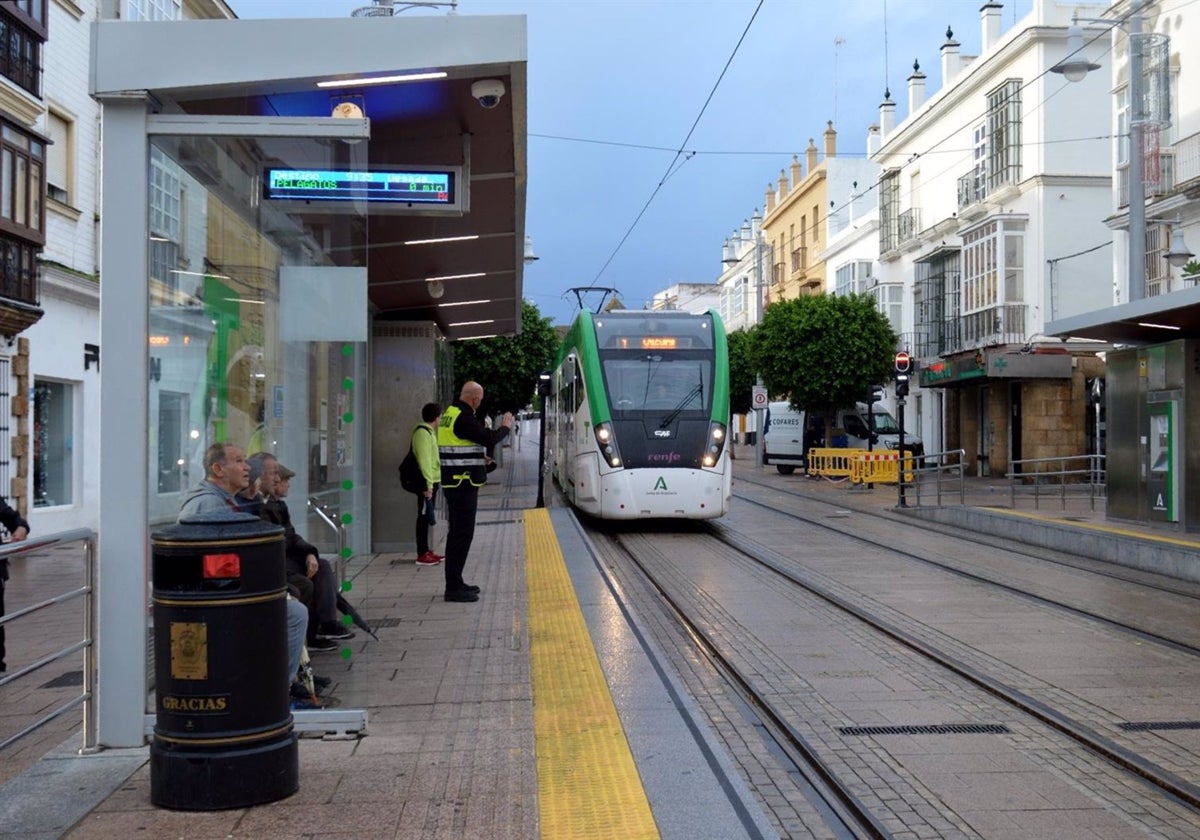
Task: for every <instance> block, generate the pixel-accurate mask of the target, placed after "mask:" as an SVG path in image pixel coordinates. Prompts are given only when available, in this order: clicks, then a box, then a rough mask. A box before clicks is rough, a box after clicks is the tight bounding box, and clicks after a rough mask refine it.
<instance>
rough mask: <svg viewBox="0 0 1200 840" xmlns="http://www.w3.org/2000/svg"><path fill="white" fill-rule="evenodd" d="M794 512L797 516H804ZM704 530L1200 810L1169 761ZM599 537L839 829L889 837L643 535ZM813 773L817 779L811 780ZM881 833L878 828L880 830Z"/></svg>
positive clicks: (766, 553) (753, 548)
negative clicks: (653, 596)
mask: <svg viewBox="0 0 1200 840" xmlns="http://www.w3.org/2000/svg"><path fill="white" fill-rule="evenodd" d="M760 504H761V503H760ZM762 506H763V507H765V508H768V509H772V508H771V506H770V505H765V504H764V505H762ZM775 512H776V513H780V514H786V513H787V512H786V511H781V510H776V511H775ZM797 518H801V519H803V517H797ZM812 524H817V525H821V526H823V527H829V526H827V525H826V524H825V523H819V522H815V523H812ZM829 530H831V531H834V532H836V533H837V534H838V535H839V536H840V537H842V538H853V539H860V540H861V541H863V542H867V543H870V544H872V545H874V546H876V547H878V548H883V549H886V550H887V551H890V552H895V553H898V554H900V555H903V556H908V555H910V554H911V553H907V552H904V551H902V550H900V551H898V550H897V549H896V548H895V547H894V545H885V544H883V543H881V542H878V541H872V540H870V539H865V538H861V537H860V536H859V535H856V534H853V533H846V532H844V531H842V530H841V529H839V528H835V527H829ZM703 531H704V533H702V534H700V535H697V536H696V537H694V538H692V539H707V540H712V541H715V542H716V543H718V544H719V545H720V549H719V550H720V551H721V552H723V553H725V554H727V555H728V554H729V553H730V552H735V553H736V554H738V555H740V556H742V557H743V558H746V560H748V561H750V562H751V563H753V564H755V565H757V566H758V567H760V568H763V569H766V570H769V572H770V573H771V574H773V575H775V576H778V577H780V578H782V579H785V580H787V581H788V582H789V583H790V584H791V585H794V586H796V587H799V588H800V589H801V590H803V591H804V592H805V593H807V594H808V595H811V596H814V597H816V598H818V599H820V600H821V601H823V602H824V603H826V604H828V605H830V606H831V607H833V608H835V609H836V610H838V611H841V612H843V613H844V614H846V615H848V616H852V617H853V618H854V619H856V620H857V621H859V622H861V623H862V624H863V625H865V626H867V627H869V628H871V630H872V631H873V632H876V633H879V634H882V635H883V636H885V637H887V638H888V639H890V640H891V641H892V642H894V643H896V644H898V645H901V646H903V647H904V648H905V649H907V650H910V651H912V652H914V653H916V654H918V655H919V656H920V657H922V658H923V659H925V660H926V661H928V662H931V663H934V664H935V665H936V666H937V667H938V668H940V669H944V670H945V671H947V672H949V673H951V674H953V675H954V676H955V677H956V678H958V679H961V680H963V681H965V682H966V683H967V684H970V685H972V686H974V687H975V688H977V689H980V690H982V691H983V692H985V693H986V694H987V695H989V696H991V697H993V698H995V699H996V700H998V701H1000V702H1001V703H1003V704H1004V705H1006V706H1007V707H1009V708H1010V709H1013V710H1016V711H1017V712H1019V713H1020V714H1021V715H1024V716H1028V717H1030V718H1032V719H1033V720H1035V721H1037V722H1038V723H1039V724H1041V725H1043V726H1048V727H1050V728H1051V729H1052V730H1054V731H1055V732H1057V733H1059V734H1061V735H1063V736H1065V737H1066V738H1068V739H1070V741H1071V742H1072V743H1075V744H1077V745H1078V746H1080V747H1082V748H1084V749H1086V750H1087V751H1089V752H1090V753H1091V754H1093V755H1096V756H1099V757H1100V758H1102V759H1103V760H1104V761H1105V762H1107V763H1108V765H1109V766H1110V767H1115V768H1117V769H1118V770H1119V771H1120V772H1124V773H1128V774H1132V775H1133V776H1134V777H1136V778H1137V779H1139V780H1141V781H1142V782H1144V783H1146V784H1149V785H1152V786H1153V787H1154V788H1156V789H1158V790H1159V791H1161V792H1162V793H1164V794H1166V795H1167V796H1168V797H1171V798H1173V799H1175V800H1177V801H1178V802H1181V803H1185V804H1186V805H1187V807H1188V808H1190V809H1191V810H1192V812H1200V787H1197V785H1195V784H1194V783H1192V782H1191V781H1189V780H1187V779H1185V778H1182V777H1181V776H1179V775H1177V774H1176V773H1174V772H1172V771H1171V770H1170V769H1168V768H1167V767H1164V766H1161V765H1160V764H1158V763H1157V762H1155V761H1154V760H1152V759H1150V758H1148V757H1146V756H1144V755H1141V754H1139V753H1138V752H1137V751H1136V750H1134V749H1131V748H1130V747H1128V746H1125V745H1123V744H1121V743H1118V742H1116V741H1115V740H1113V739H1112V738H1109V737H1107V736H1106V735H1104V734H1102V733H1100V732H1097V731H1095V730H1094V729H1093V728H1092V727H1091V726H1089V725H1088V724H1087V723H1086V722H1084V721H1081V720H1079V719H1077V718H1076V717H1074V716H1073V715H1072V714H1070V713H1069V712H1068V711H1065V710H1063V709H1060V708H1056V707H1055V706H1053V705H1052V704H1051V703H1048V702H1046V701H1044V700H1041V699H1038V698H1037V697H1034V696H1032V695H1031V694H1029V693H1028V692H1026V691H1023V690H1021V689H1020V688H1018V687H1016V686H1014V685H1011V684H1009V683H1006V682H1005V681H1004V680H1002V679H998V678H996V677H994V676H991V675H989V674H988V673H985V672H984V671H983V670H982V669H981V668H979V667H977V666H975V665H972V664H971V663H969V662H966V661H964V660H963V659H962V658H961V657H959V656H956V655H955V654H954V653H953V652H951V651H949V650H946V649H942V648H940V647H939V646H938V645H936V644H932V643H931V642H930V641H929V640H928V639H926V638H922V637H921V636H920V635H919V634H918V633H916V632H913V631H912V629H911V628H909V627H906V626H903V625H904V622H903V621H896V620H892V619H889V618H887V617H885V616H883V615H881V614H879V613H878V612H876V611H874V610H872V609H871V607H870V605H869V599H865V598H864V599H856V598H854V597H853V596H850V597H847V596H846V595H844V594H841V593H839V592H836V591H834V590H833V589H832V588H831V587H829V586H825V585H822V583H821V582H820V581H819V580H816V579H813V578H812V577H810V576H806V575H804V574H803V573H798V572H796V571H795V569H794V568H792V564H791V562H790V561H789V559H788V558H787V557H784V556H783V555H781V554H780V553H779V552H777V551H775V550H773V549H771V548H769V547H767V546H764V545H761V544H759V543H756V542H754V541H753V540H750V539H749V538H747V537H746V536H745V535H744V534H740V533H737V532H736V531H734V530H733V529H731V528H729V527H727V526H725V525H722V524H713V523H705V525H704V526H703ZM605 539H608V540H610V541H611V542H612V543H613V544H614V545H616V546H617V547H618V549H619V551H620V552H621V554H622V555H623V557H625V558H627V559H628V562H629V563H630V564H632V565H633V566H635V567H636V568H637V569H638V570H639V574H640V575H641V576H642V577H643V579H644V580H646V581H647V582H648V583H649V585H650V586H651V587H653V589H654V591H655V592H657V593H658V597H660V598H661V599H662V601H663V602H664V603H665V604H666V605H668V606H667V609H669V611H670V613H671V614H672V615H673V616H675V617H676V620H677V621H678V622H679V624H680V626H681V627H682V628H684V630H685V632H686V633H687V634H688V636H689V637H691V638H692V639H694V640H695V643H696V644H697V646H698V649H700V650H702V651H703V653H704V655H705V657H706V658H708V659H709V660H710V661H712V662H713V666H714V668H716V669H717V670H719V671H720V673H722V674H723V675H725V676H726V678H727V679H728V680H729V681H730V683H731V685H733V686H735V687H736V691H737V693H738V695H739V697H742V698H743V699H744V701H745V702H746V704H747V705H748V706H749V707H750V708H753V709H754V710H756V712H758V713H760V714H761V715H762V717H763V718H764V726H765V728H766V729H767V731H769V732H771V733H772V737H774V738H775V739H776V740H777V741H779V742H780V743H781V744H783V745H786V752H787V753H788V755H789V757H795V758H794V760H795V761H796V763H797V764H798V765H800V766H803V767H806V768H808V769H807V770H806V771H805V775H806V776H808V777H809V779H810V782H813V784H814V787H815V788H817V789H818V790H820V791H821V795H822V796H823V797H826V801H829V802H831V803H836V806H835V810H836V811H837V813H838V814H839V815H840V818H841V819H843V820H844V821H845V825H846V826H847V827H848V826H853V828H846V829H845V830H850V831H852V832H854V835H853V836H872V837H873V836H890V835H889V834H888V833H887V829H886V827H885V825H884V823H883V822H881V820H880V819H879V818H878V817H876V816H875V815H873V814H872V813H871V810H870V808H869V807H867V806H866V805H865V804H864V803H863V801H862V799H861V797H858V796H857V794H856V793H855V792H854V786H853V784H844V783H842V782H841V781H840V780H839V779H838V777H837V773H836V772H835V771H834V770H832V769H831V768H830V766H829V765H828V763H826V762H824V761H823V759H822V756H821V754H820V750H819V749H814V748H813V747H812V745H811V744H809V743H808V741H807V739H806V738H805V737H804V735H803V734H802V733H801V732H799V731H798V730H797V729H796V727H794V726H792V725H791V724H790V723H789V713H788V711H787V710H785V709H780V708H777V707H776V706H775V705H774V704H773V703H772V702H771V701H770V700H769V698H768V697H766V696H765V695H764V693H763V692H762V691H760V690H758V689H757V688H756V678H755V676H752V675H748V674H746V673H745V672H743V671H742V670H741V669H740V668H739V666H738V665H737V663H736V662H734V661H733V659H734V658H733V657H731V656H729V655H727V652H726V651H724V650H723V648H722V644H721V642H720V641H719V640H717V639H714V638H713V637H712V636H711V634H709V633H708V632H706V631H705V629H704V627H703V626H702V625H703V622H701V621H696V620H694V619H693V618H691V617H690V616H689V614H688V613H689V608H688V605H687V603H686V600H687V599H686V598H682V599H681V598H679V597H676V595H675V594H673V593H672V591H671V586H670V585H669V584H667V583H666V582H664V581H662V580H660V579H659V578H660V576H659V574H658V573H657V571H656V568H655V567H656V565H657V563H656V561H654V560H653V559H652V555H653V554H654V553H655V552H654V550H653V549H652V548H651V547H650V544H649V543H648V541H647V540H646V539H637V538H636V537H635V538H633V539H634V540H635V541H636V545H634V544H631V539H630V538H629V537H628V536H621V535H615V536H614V535H606V536H605ZM911 559H917V560H921V561H922V562H927V559H926V558H921V557H918V556H916V555H912V557H911ZM933 565H935V566H940V564H938V563H934V564H933ZM947 570H948V571H952V572H954V573H955V574H961V570H959V569H953V568H950V569H947ZM968 577H969V578H971V579H973V580H977V581H978V582H980V583H983V584H986V585H992V586H996V585H998V584H996V583H995V581H992V580H989V579H987V578H985V577H978V576H969V575H968ZM1013 590H1014V588H1013V587H1007V588H1006V591H1010V592H1011V594H1018V595H1026V596H1028V595H1029V593H1020V592H1018V591H1013ZM1035 602H1037V603H1041V604H1043V605H1044V606H1046V607H1047V608H1053V609H1065V610H1068V611H1069V612H1071V613H1072V614H1073V615H1079V616H1081V617H1086V618H1089V619H1091V620H1097V621H1104V622H1107V623H1108V624H1109V625H1110V626H1112V628H1113V629H1120V630H1121V631H1122V632H1128V633H1133V634H1138V635H1139V637H1141V638H1146V639H1148V640H1150V641H1152V642H1153V643H1155V644H1160V645H1164V646H1167V647H1169V648H1171V649H1172V650H1175V651H1180V652H1183V653H1186V654H1188V655H1196V654H1200V650H1198V649H1197V648H1195V647H1193V646H1191V645H1186V644H1183V643H1179V642H1177V641H1175V640H1170V639H1165V638H1159V637H1157V636H1155V635H1154V634H1145V632H1144V631H1142V630H1140V629H1138V628H1133V627H1128V626H1126V625H1123V624H1121V623H1120V622H1113V621H1111V620H1109V619H1107V618H1105V617H1103V616H1098V615H1089V614H1087V613H1086V612H1085V611H1081V610H1078V609H1076V608H1073V607H1069V606H1064V605H1061V604H1056V603H1055V602H1053V601H1051V600H1049V599H1044V598H1037V599H1036V601H1035ZM1151 637H1152V638H1151ZM814 778H815V781H813V779H814ZM881 831H882V832H883V833H879V832H881Z"/></svg>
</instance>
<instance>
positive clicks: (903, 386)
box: [893, 350, 913, 397]
mask: <svg viewBox="0 0 1200 840" xmlns="http://www.w3.org/2000/svg"><path fill="white" fill-rule="evenodd" d="M912 368H913V362H912V356H910V355H909V354H908V353H906V352H904V351H903V350H901V351H900V352H899V353H897V354H896V361H895V364H894V366H893V372H894V373H895V376H896V396H897V397H907V396H908V379H909V377H910V376H912Z"/></svg>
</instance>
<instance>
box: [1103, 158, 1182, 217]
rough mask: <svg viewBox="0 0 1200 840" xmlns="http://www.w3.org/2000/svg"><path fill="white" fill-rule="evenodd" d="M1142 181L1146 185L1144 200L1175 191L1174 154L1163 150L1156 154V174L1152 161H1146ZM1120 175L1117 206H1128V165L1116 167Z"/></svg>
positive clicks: (1123, 164) (1151, 159)
mask: <svg viewBox="0 0 1200 840" xmlns="http://www.w3.org/2000/svg"><path fill="white" fill-rule="evenodd" d="M1145 163H1146V167H1145V170H1146V171H1144V172H1143V177H1142V180H1143V181H1144V182H1145V184H1146V198H1157V197H1159V196H1164V195H1167V194H1168V193H1170V192H1171V191H1172V190H1174V189H1175V152H1174V151H1173V150H1163V151H1160V152H1159V153H1158V161H1157V172H1155V171H1154V165H1155V162H1154V159H1153V158H1150V159H1148V160H1146V162H1145ZM1117 173H1118V174H1119V175H1120V178H1121V183H1120V193H1119V195H1118V198H1117V203H1118V206H1120V207H1128V206H1129V164H1128V163H1122V164H1120V165H1119V166H1118V167H1117Z"/></svg>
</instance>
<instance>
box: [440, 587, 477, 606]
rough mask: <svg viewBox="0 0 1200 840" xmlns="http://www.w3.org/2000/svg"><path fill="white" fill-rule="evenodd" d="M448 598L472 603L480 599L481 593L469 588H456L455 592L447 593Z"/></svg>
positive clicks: (448, 599)
mask: <svg viewBox="0 0 1200 840" xmlns="http://www.w3.org/2000/svg"><path fill="white" fill-rule="evenodd" d="M446 600H447V601H459V602H461V603H470V602H471V601H478V600H479V593H477V592H472V591H471V590H469V589H455V590H454V591H453V592H447V593H446Z"/></svg>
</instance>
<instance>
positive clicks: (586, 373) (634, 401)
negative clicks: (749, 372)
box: [546, 311, 733, 519]
mask: <svg viewBox="0 0 1200 840" xmlns="http://www.w3.org/2000/svg"><path fill="white" fill-rule="evenodd" d="M728 432H729V353H728V348H727V344H726V339H725V330H724V327H723V326H722V324H721V319H720V317H719V316H718V315H717V314H716V313H715V312H712V311H709V312H707V313H704V314H700V315H693V314H688V313H685V312H672V311H666V312H631V311H617V312H606V313H592V312H582V313H580V314H579V316H578V317H577V318H576V319H575V322H574V324H572V326H571V329H570V331H569V332H568V333H567V335H566V337H565V338H564V340H563V344H562V347H561V348H560V349H559V353H558V358H557V363H556V366H555V369H554V372H553V378H552V381H551V394H550V396H549V397H548V398H547V407H546V434H547V438H546V453H547V460H548V461H549V468H550V470H551V472H552V474H553V476H554V479H555V481H556V482H557V483H558V486H559V488H560V489H561V490H562V493H563V495H564V496H565V497H566V499H567V501H568V502H570V503H571V504H572V505H574V506H575V507H576V508H578V509H579V510H581V511H584V512H585V513H588V514H590V515H592V516H596V517H600V518H602V519H640V518H660V517H661V518H674V519H715V518H716V517H719V516H723V515H724V514H725V513H726V512H727V511H728V510H729V499H730V493H731V479H732V473H733V469H732V464H731V462H730V453H729V449H728V447H727V445H726V440H727V437H728Z"/></svg>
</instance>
